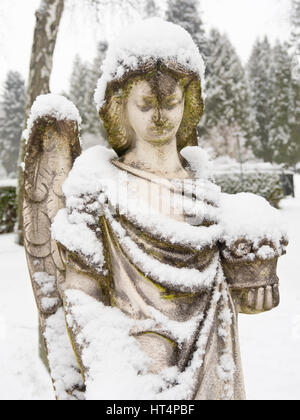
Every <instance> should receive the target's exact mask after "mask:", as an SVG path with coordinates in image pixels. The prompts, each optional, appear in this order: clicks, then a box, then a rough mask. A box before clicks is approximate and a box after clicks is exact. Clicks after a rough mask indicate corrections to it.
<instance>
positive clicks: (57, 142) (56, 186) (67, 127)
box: [23, 95, 81, 399]
mask: <svg viewBox="0 0 300 420" xmlns="http://www.w3.org/2000/svg"><path fill="white" fill-rule="evenodd" d="M77 113H78V111H77V109H76V108H75V106H74V105H73V104H72V103H70V102H69V101H67V100H66V99H65V98H63V97H58V96H56V95H44V96H41V97H39V98H38V99H37V101H36V102H35V104H34V105H33V108H32V110H31V117H30V120H29V122H28V142H27V149H26V151H27V153H26V158H25V169H24V170H25V173H24V184H25V190H24V201H23V224H24V245H25V250H26V256H27V262H28V268H29V272H30V277H31V281H32V287H33V291H34V295H35V299H36V303H37V306H38V311H39V317H40V325H41V331H42V334H43V336H44V341H45V347H46V353H47V356H48V361H49V365H50V371H51V374H52V373H53V370H54V366H51V356H52V357H53V358H55V357H54V354H55V351H56V350H58V349H57V347H58V343H57V345H56V347H55V346H53V342H51V340H50V338H49V331H47V327H48V326H49V328H50V325H51V328H52V330H53V325H58V324H59V323H60V324H62V325H63V324H64V322H63V311H62V309H61V307H62V297H61V290H62V286H63V283H64V279H65V266H64V263H63V260H62V258H61V254H60V250H59V248H58V245H57V243H56V242H55V241H54V240H52V239H51V224H52V222H53V220H54V218H55V216H56V214H57V212H58V210H59V209H61V208H63V207H65V200H64V195H63V192H62V185H63V183H64V181H65V180H66V178H67V176H68V173H69V171H70V170H71V168H72V166H73V163H74V161H75V159H76V158H77V157H78V156H79V155H80V153H81V147H80V142H79V121H80V117H79V114H78V118H74V116H76V115H77ZM55 317H58V318H59V319H58V318H57V320H58V321H59V322H56V323H55V322H54V318H55ZM60 318H62V319H60ZM61 330H62V331H61V332H60V333H57V334H60V338H61V340H62V341H63V342H62V343H61V347H63V346H65V347H67V345H68V343H67V338H66V337H67V330H66V328H65V332H63V329H62V328H61ZM54 335H55V334H54ZM55 339H56V340H58V339H59V336H57V337H56V338H55ZM69 347H70V349H69V352H71V353H70V360H71V362H70V364H71V365H72V366H69V368H71V369H75V370H76V363H73V359H72V358H73V354H72V350H71V345H70V346H69ZM73 365H74V366H73ZM57 367H58V366H56V368H57ZM73 373H74V372H73ZM75 376H76V374H75ZM75 376H74V375H73V377H75ZM52 380H53V382H54V387H55V388H56V391H57V392H56V393H57V398H60V397H61V398H63V399H65V398H67V395H63V394H61V395H58V389H61V390H62V391H61V392H67V393H68V392H69V393H70V395H71V394H72V392H73V391H74V389H75V388H76V387H77V384H76V383H75V382H76V381H74V383H73V384H71V386H70V384H61V383H58V382H59V381H61V378H58V377H54V376H53V374H52ZM57 381H58V382H57ZM67 388H69V389H67ZM70 388H71V389H70ZM77 389H78V388H77Z"/></svg>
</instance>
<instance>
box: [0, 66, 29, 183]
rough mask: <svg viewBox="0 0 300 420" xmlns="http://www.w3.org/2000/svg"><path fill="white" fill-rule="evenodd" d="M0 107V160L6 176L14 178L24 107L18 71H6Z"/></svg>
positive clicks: (22, 82) (22, 81) (21, 79)
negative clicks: (0, 110)
mask: <svg viewBox="0 0 300 420" xmlns="http://www.w3.org/2000/svg"><path fill="white" fill-rule="evenodd" d="M0 107H1V109H2V113H1V114H2V115H0V161H1V163H2V165H3V166H4V168H5V170H6V174H7V176H8V177H10V178H15V177H16V175H17V162H18V154H19V146H20V138H21V134H22V130H23V120H24V108H25V82H24V80H23V78H22V76H21V74H20V73H18V72H14V71H9V72H8V74H7V76H6V80H5V82H4V86H3V91H2V94H1V98H0Z"/></svg>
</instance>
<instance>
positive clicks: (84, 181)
mask: <svg viewBox="0 0 300 420" xmlns="http://www.w3.org/2000/svg"><path fill="white" fill-rule="evenodd" d="M116 158H117V154H116V153H115V152H114V151H113V150H112V149H108V148H107V147H104V146H95V147H91V148H90V149H87V150H86V151H84V152H83V153H82V154H81V155H80V156H79V157H78V158H77V159H76V160H75V162H74V165H73V168H72V169H71V171H70V173H69V176H68V178H67V180H66V182H65V184H64V185H63V192H64V194H65V196H66V197H67V198H68V197H70V196H75V195H76V196H79V195H81V194H95V193H97V192H100V191H101V190H102V185H103V179H104V180H107V179H108V180H109V179H113V177H114V175H116V173H117V169H116V168H115V167H114V166H113V165H112V164H111V163H110V162H111V160H112V159H116Z"/></svg>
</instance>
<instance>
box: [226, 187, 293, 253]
mask: <svg viewBox="0 0 300 420" xmlns="http://www.w3.org/2000/svg"><path fill="white" fill-rule="evenodd" d="M220 210H221V215H220V219H221V223H222V225H223V228H224V241H225V242H226V244H227V245H229V246H230V245H231V244H232V243H233V242H234V241H236V240H238V239H242V238H245V239H247V240H250V241H253V242H259V241H261V240H268V241H271V242H272V243H274V244H276V245H278V247H280V244H281V243H282V240H283V238H284V239H287V229H286V226H285V222H284V220H283V217H282V215H281V213H280V212H279V211H278V210H276V209H275V208H273V207H272V206H271V205H270V204H269V203H268V202H267V201H266V200H265V199H264V198H262V197H260V196H257V195H255V194H250V193H240V194H234V195H231V194H224V193H223V194H221V200H220Z"/></svg>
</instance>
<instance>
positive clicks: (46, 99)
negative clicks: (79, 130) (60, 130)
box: [27, 93, 81, 134]
mask: <svg viewBox="0 0 300 420" xmlns="http://www.w3.org/2000/svg"><path fill="white" fill-rule="evenodd" d="M45 115H49V116H51V117H54V118H56V119H57V120H71V121H75V122H77V123H78V125H79V126H80V124H81V117H80V114H79V111H78V109H77V108H76V106H75V105H74V104H73V102H71V101H69V100H68V99H67V98H65V97H64V96H60V95H54V94H51V93H49V94H47V95H41V96H38V97H37V98H36V100H35V102H34V103H33V105H32V108H31V111H30V116H29V119H28V122H27V133H28V134H30V131H31V129H32V127H33V124H34V122H35V121H36V120H37V119H38V118H41V117H43V116H45Z"/></svg>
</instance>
